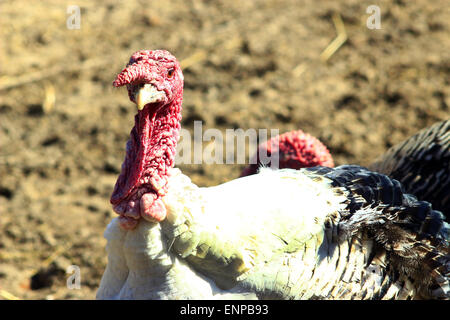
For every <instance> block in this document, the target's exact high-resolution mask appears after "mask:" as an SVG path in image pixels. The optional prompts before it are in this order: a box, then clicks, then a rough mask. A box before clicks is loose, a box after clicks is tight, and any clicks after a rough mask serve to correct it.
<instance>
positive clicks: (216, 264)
mask: <svg viewBox="0 0 450 320" xmlns="http://www.w3.org/2000/svg"><path fill="white" fill-rule="evenodd" d="M168 188H169V189H168V192H167V195H166V196H165V197H164V198H163V201H164V204H165V206H166V208H167V218H166V219H165V220H164V221H162V222H160V223H152V222H148V221H145V220H143V221H141V222H140V223H139V224H138V226H137V227H136V229H134V230H123V229H121V228H120V227H119V223H118V219H117V218H116V219H114V220H113V221H112V222H111V223H110V224H109V226H108V228H107V230H106V231H105V237H106V239H107V240H108V244H107V251H108V265H107V268H106V270H105V273H104V275H103V278H102V281H101V285H100V288H99V290H98V293H97V298H99V299H430V298H436V299H448V298H449V294H450V293H449V274H450V258H449V247H448V242H447V240H446V239H447V232H448V229H447V226H446V225H445V224H444V223H443V218H442V215H441V214H440V213H439V212H437V211H434V210H432V209H431V206H430V205H429V204H428V203H426V202H421V201H417V199H416V198H415V197H414V196H411V195H408V194H405V193H403V191H402V188H401V185H400V184H399V183H398V182H397V181H395V180H392V179H389V178H388V177H386V176H385V175H382V174H378V173H373V172H370V171H368V170H367V169H364V168H362V167H358V166H341V167H337V168H335V169H331V168H325V167H316V168H308V169H300V170H292V169H283V170H271V169H262V170H261V171H260V173H258V174H256V175H251V176H247V177H243V178H239V179H236V180H233V181H230V182H227V183H225V184H222V185H219V186H216V187H211V188H198V187H197V186H195V185H194V184H193V183H192V182H191V181H190V179H189V178H188V177H186V176H185V175H183V174H182V173H181V172H180V171H179V170H178V169H172V171H171V174H170V178H169V182H168Z"/></svg>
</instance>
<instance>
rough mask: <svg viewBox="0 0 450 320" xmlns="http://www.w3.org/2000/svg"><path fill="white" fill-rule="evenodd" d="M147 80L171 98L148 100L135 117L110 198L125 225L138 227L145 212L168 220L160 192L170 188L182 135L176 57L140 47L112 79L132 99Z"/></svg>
mask: <svg viewBox="0 0 450 320" xmlns="http://www.w3.org/2000/svg"><path fill="white" fill-rule="evenodd" d="M171 69H174V71H175V72H174V73H173V76H172V77H170V76H168V73H169V72H168V71H169V70H171ZM145 83H152V84H153V85H155V86H156V87H157V89H158V90H160V91H164V92H165V94H166V98H165V101H162V102H159V103H154V104H148V105H146V106H145V107H144V109H143V110H141V111H138V114H137V115H136V117H135V126H134V127H133V129H132V130H131V133H130V139H129V140H128V142H127V148H126V156H125V160H124V162H123V164H122V170H121V173H120V175H119V177H118V179H117V182H116V185H115V187H114V191H113V193H112V195H111V200H110V201H111V204H112V205H113V210H114V211H115V212H116V213H118V214H119V215H120V218H119V221H120V225H121V226H122V227H123V228H124V229H133V228H135V227H136V225H137V223H138V220H139V219H140V218H142V217H143V218H145V219H147V220H150V221H157V222H159V221H162V220H164V218H165V216H166V212H165V207H164V205H163V204H162V201H161V197H162V196H164V195H165V194H166V192H167V180H168V177H169V171H170V168H172V167H173V166H174V159H175V154H176V146H177V142H178V138H179V131H180V121H181V105H182V99H183V74H182V72H181V68H180V65H179V63H178V61H177V60H176V58H175V57H174V56H172V55H171V54H170V53H169V52H167V51H164V50H155V51H149V50H142V51H138V52H136V53H135V54H133V55H132V56H131V58H130V62H129V63H128V65H127V66H126V67H125V69H124V70H123V71H122V72H121V73H120V74H119V75H118V76H117V77H116V80H115V81H114V83H113V85H114V86H115V87H120V86H123V85H127V89H128V95H129V97H130V100H131V101H133V102H134V94H133V93H134V92H135V91H136V90H137V88H138V87H139V86H141V85H143V84H145Z"/></svg>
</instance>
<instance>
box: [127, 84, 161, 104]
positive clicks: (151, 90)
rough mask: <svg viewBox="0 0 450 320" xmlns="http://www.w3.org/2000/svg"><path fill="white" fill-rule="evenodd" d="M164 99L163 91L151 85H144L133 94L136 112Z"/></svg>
mask: <svg viewBox="0 0 450 320" xmlns="http://www.w3.org/2000/svg"><path fill="white" fill-rule="evenodd" d="M165 98H166V94H165V93H164V91H159V90H158V89H157V88H156V87H155V86H154V85H152V84H149V83H147V84H145V85H144V86H143V87H142V88H139V89H138V90H137V91H136V92H135V94H134V101H136V105H137V108H138V110H142V109H144V107H145V106H146V105H147V104H149V103H155V102H161V101H164V99H165Z"/></svg>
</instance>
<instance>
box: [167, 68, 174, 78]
mask: <svg viewBox="0 0 450 320" xmlns="http://www.w3.org/2000/svg"><path fill="white" fill-rule="evenodd" d="M174 73H175V70H174V69H170V70H169V71H167V78H169V79H170V78H172V77H173V74H174Z"/></svg>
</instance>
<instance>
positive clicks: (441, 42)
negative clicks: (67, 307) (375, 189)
mask: <svg viewBox="0 0 450 320" xmlns="http://www.w3.org/2000/svg"><path fill="white" fill-rule="evenodd" d="M372 4H375V5H378V6H379V7H380V9H381V29H369V28H367V26H366V20H367V19H368V17H369V14H367V13H366V8H367V7H368V6H369V5H372ZM68 5H78V6H79V7H80V8H81V25H80V29H68V28H67V24H66V22H67V19H68V18H69V16H70V14H68V13H67V7H68ZM444 5H447V7H444ZM336 14H337V15H336ZM336 16H337V17H341V18H342V21H343V23H344V25H345V31H346V33H347V36H348V39H347V41H346V42H345V43H344V44H343V45H342V46H341V47H340V48H338V50H337V51H336V52H334V54H332V55H331V57H330V58H329V59H328V61H326V62H325V61H323V59H321V54H322V52H323V51H324V49H325V48H326V47H327V46H328V45H329V44H330V43H331V42H332V41H333V39H334V38H335V37H336V36H337V34H336V28H335V25H334V22H333V21H334V20H333V17H336ZM449 35H450V2H448V1H428V0H417V1H406V0H397V1H375V0H370V1H361V0H348V1H336V0H327V1H325V0H322V1H315V0H265V1H262V0H258V1H244V0H242V1H216V0H171V1H143V0H142V1H120V2H119V1H95V2H94V1H82V0H75V1H57V0H47V1H40V2H37V1H33V2H30V1H24V0H15V1H12V0H11V1H9V0H7V1H0V43H1V46H0V299H12V298H15V297H17V298H20V299H93V298H94V297H95V292H96V288H97V287H98V284H99V282H100V278H101V275H102V273H103V270H104V268H105V264H106V254H105V242H106V241H105V240H104V239H103V230H104V229H105V227H106V225H107V223H108V222H109V221H110V220H111V219H112V218H113V217H114V216H115V215H114V213H112V210H111V206H110V204H109V196H110V194H111V192H112V189H113V186H114V183H115V180H116V178H117V176H118V173H119V170H120V166H121V163H122V160H123V157H124V152H125V142H126V140H127V139H128V134H129V132H130V130H131V127H132V125H133V116H134V114H135V112H136V111H135V110H136V108H135V106H133V105H132V104H131V103H130V102H129V101H128V98H127V95H126V90H124V89H114V88H112V85H111V83H112V80H113V79H114V77H115V75H116V74H117V73H118V72H119V71H120V70H121V69H122V68H123V67H124V66H125V64H126V63H127V61H128V58H129V56H130V55H131V54H132V53H133V52H135V51H137V50H140V49H157V48H161V49H168V50H169V51H171V52H172V53H173V54H175V55H176V56H177V57H178V58H179V60H181V61H182V64H183V68H184V74H185V94H184V104H183V106H184V110H183V122H182V125H183V127H184V128H186V129H189V130H192V129H193V123H194V121H195V120H201V121H203V129H204V130H206V129H208V128H218V129H220V130H222V131H223V132H224V131H225V130H226V129H228V128H235V129H236V128H242V129H244V130H247V129H249V128H256V129H259V128H267V129H270V128H276V129H279V130H280V132H285V131H288V130H292V129H297V128H301V129H303V130H304V131H306V132H309V133H311V134H313V135H314V136H316V137H318V138H319V139H321V140H322V141H323V142H324V143H325V144H326V145H327V146H328V147H329V149H330V151H331V153H332V154H333V156H334V159H335V162H336V164H344V163H358V164H362V165H367V164H369V163H370V162H371V161H372V160H373V159H374V158H375V157H376V156H377V155H380V154H381V153H383V152H384V151H385V150H386V149H387V148H388V147H390V146H392V145H393V144H395V143H397V142H399V141H401V140H402V139H404V138H406V137H408V136H410V135H411V134H413V133H415V132H416V131H418V130H419V129H421V128H423V127H426V126H428V125H431V124H432V123H434V122H435V121H438V120H443V119H446V118H448V117H449V106H450V86H449V81H450V37H449ZM322 57H323V55H322ZM180 167H181V169H182V170H183V171H184V173H186V174H187V175H189V176H190V177H191V178H192V179H193V181H194V182H196V183H197V184H199V185H201V186H207V185H214V184H217V183H220V182H224V181H227V180H230V179H234V178H236V177H238V176H239V173H240V170H241V169H242V168H243V165H225V164H223V165H205V164H203V165H202V164H199V165H193V164H192V165H189V164H184V165H181V166H180ZM70 265H77V266H79V268H80V275H81V289H78V290H76V289H69V288H67V286H66V280H67V278H68V276H69V275H68V274H66V269H67V267H68V266H70Z"/></svg>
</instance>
